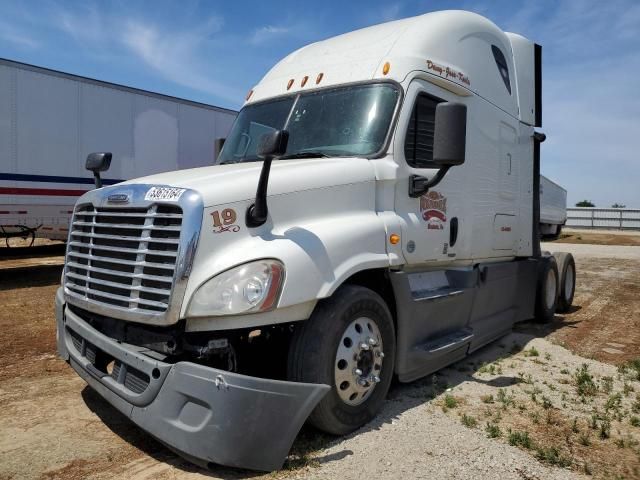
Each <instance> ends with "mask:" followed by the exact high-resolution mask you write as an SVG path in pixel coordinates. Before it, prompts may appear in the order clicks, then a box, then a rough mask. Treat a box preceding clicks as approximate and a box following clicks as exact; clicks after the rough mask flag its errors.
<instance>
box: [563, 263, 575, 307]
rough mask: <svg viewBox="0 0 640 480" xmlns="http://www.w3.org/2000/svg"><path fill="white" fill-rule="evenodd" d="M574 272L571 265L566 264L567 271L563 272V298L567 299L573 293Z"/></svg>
mask: <svg viewBox="0 0 640 480" xmlns="http://www.w3.org/2000/svg"><path fill="white" fill-rule="evenodd" d="M574 276H575V272H574V271H573V266H572V265H568V266H567V271H566V272H565V273H564V297H565V300H569V299H570V298H571V296H572V295H573V286H574V278H575V277H574Z"/></svg>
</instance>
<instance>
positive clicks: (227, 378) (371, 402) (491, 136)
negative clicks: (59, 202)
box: [56, 11, 575, 470]
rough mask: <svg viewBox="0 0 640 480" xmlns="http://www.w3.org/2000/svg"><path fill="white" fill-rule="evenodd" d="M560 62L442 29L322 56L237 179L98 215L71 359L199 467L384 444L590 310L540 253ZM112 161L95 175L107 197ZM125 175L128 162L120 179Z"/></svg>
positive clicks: (422, 20) (75, 281)
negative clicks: (456, 378)
mask: <svg viewBox="0 0 640 480" xmlns="http://www.w3.org/2000/svg"><path fill="white" fill-rule="evenodd" d="M540 125H541V47H540V46H538V45H536V44H534V43H532V42H531V41H529V40H527V39H526V38H524V37H522V36H520V35H516V34H512V33H505V32H503V31H502V30H500V29H499V28H498V27H497V26H496V25H494V24H493V23H492V22H490V21H489V20H487V19H486V18H483V17H482V16H479V15H476V14H473V13H468V12H463V11H443V12H434V13H429V14H425V15H422V16H418V17H415V18H408V19H404V20H398V21H393V22H389V23H384V24H381V25H376V26H373V27H370V28H365V29H362V30H358V31H354V32H351V33H347V34H344V35H340V36H337V37H334V38H330V39H327V40H324V41H321V42H318V43H314V44H311V45H308V46H306V47H304V48H301V49H299V50H297V51H295V52H293V53H292V54H290V55H289V56H287V57H286V58H284V59H283V60H282V61H280V62H279V63H278V64H276V65H275V66H274V67H273V68H272V69H271V70H270V71H269V72H268V73H267V74H266V75H265V76H264V78H263V79H262V80H261V81H260V82H259V83H258V84H257V85H256V86H255V87H254V88H253V89H252V90H251V91H250V92H249V94H248V95H247V98H246V102H245V104H244V106H243V107H242V109H241V111H240V113H239V115H238V117H237V119H236V121H235V123H234V125H233V127H232V129H231V132H230V133H229V135H228V137H227V138H226V140H225V141H224V143H223V142H222V141H220V142H219V143H218V145H221V144H223V146H222V150H221V152H220V155H219V157H218V160H217V162H216V165H212V166H209V167H203V168H197V169H191V170H182V171H176V172H172V173H167V174H159V175H154V176H149V177H145V178H140V179H137V180H131V181H127V182H124V183H120V184H118V185H111V186H107V187H104V188H98V189H95V190H93V191H90V192H88V193H86V194H84V195H83V196H82V197H80V198H79V200H78V202H77V203H76V205H75V207H74V213H73V219H72V224H71V229H70V233H69V240H68V248H67V253H66V263H65V268H64V273H63V278H62V287H61V288H60V289H59V290H58V293H57V297H56V300H57V302H56V308H57V311H56V314H57V332H58V349H59V353H60V355H61V356H62V358H64V359H65V360H66V361H68V362H69V363H70V364H71V366H72V367H73V369H74V370H75V371H76V372H77V373H78V374H79V375H80V376H81V377H82V378H83V379H85V380H86V382H87V383H88V384H89V385H90V386H91V387H92V388H94V389H95V390H96V391H97V392H98V393H99V394H100V395H101V396H103V397H104V398H105V399H106V400H107V401H108V402H109V403H110V404H111V405H113V406H114V407H115V408H116V409H118V410H119V411H121V412H122V413H124V414H125V415H126V416H127V417H129V418H130V419H131V420H132V421H133V422H134V423H135V424H137V425H138V426H140V427H141V428H142V429H143V430H145V431H147V432H148V433H149V434H151V435H152V436H153V437H155V438H157V439H158V440H160V441H161V442H163V443H165V444H166V445H168V446H169V447H170V448H172V449H173V450H175V451H176V452H178V453H179V454H181V455H183V456H184V457H185V458H188V459H190V460H191V461H193V462H194V463H197V464H200V465H205V466H211V465H214V464H222V465H228V466H234V467H243V468H248V469H256V470H274V469H278V468H280V467H281V466H282V464H283V462H284V461H285V459H286V456H287V453H288V451H289V449H290V447H291V445H292V442H293V441H294V439H295V437H296V435H297V433H298V431H299V429H300V428H301V426H302V425H303V424H304V423H305V422H307V423H308V424H310V425H313V426H315V427H317V428H318V429H320V430H322V431H325V432H329V433H331V434H335V435H343V434H347V433H349V432H352V431H354V430H356V429H358V428H359V427H361V426H363V425H365V424H366V423H367V422H369V421H370V420H371V419H372V418H374V416H375V415H376V414H377V412H378V411H379V410H380V408H381V407H382V405H383V402H384V399H385V396H386V395H387V392H388V390H389V385H390V384H391V381H392V378H394V377H395V378H397V379H398V380H399V381H400V382H411V381H413V380H415V379H418V378H420V377H424V376H425V375H428V374H430V373H432V372H434V371H437V370H438V369H441V368H443V367H444V366H446V365H448V364H451V363H452V362H455V361H458V360H460V359H462V358H464V357H465V356H466V355H468V354H469V353H471V352H473V351H475V350H477V349H479V348H481V347H482V346H484V345H486V344H487V343H489V342H491V341H493V340H495V339H497V338H499V337H501V336H503V335H505V334H506V333H508V332H509V331H511V329H512V326H513V324H514V323H515V322H518V321H521V320H526V319H532V318H537V319H538V320H540V321H549V320H551V319H552V318H553V316H554V312H555V311H556V310H559V311H566V310H568V309H569V307H570V305H571V302H572V298H573V290H574V282H575V264H574V262H573V259H572V258H571V256H570V255H568V254H558V255H557V256H555V257H554V256H551V255H549V254H547V253H544V252H541V251H540V241H539V231H538V228H539V227H538V226H539V169H540V165H539V164H540V143H541V141H542V140H544V135H543V134H542V133H539V132H536V131H535V127H538V126H540ZM110 160H111V159H110V154H108V153H102V154H99V153H98V154H92V155H90V156H89V158H88V159H87V168H88V169H89V170H92V171H93V172H94V174H95V176H96V180H97V182H96V183H97V186H99V185H100V184H99V179H100V172H101V171H104V170H105V169H106V168H108V164H109V162H110ZM115 161H117V160H115Z"/></svg>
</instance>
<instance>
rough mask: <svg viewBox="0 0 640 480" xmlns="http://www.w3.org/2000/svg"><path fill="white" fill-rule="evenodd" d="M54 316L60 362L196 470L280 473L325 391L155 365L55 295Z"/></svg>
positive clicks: (190, 367) (194, 367)
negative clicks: (215, 467)
mask: <svg viewBox="0 0 640 480" xmlns="http://www.w3.org/2000/svg"><path fill="white" fill-rule="evenodd" d="M56 316H57V328H58V352H59V354H60V356H61V357H62V358H63V359H65V360H67V361H68V362H69V363H70V364H71V366H72V367H73V368H74V369H75V371H76V372H77V373H78V374H79V375H80V376H81V377H82V378H83V379H84V380H85V381H86V382H87V383H88V384H89V385H90V386H91V387H92V388H93V389H95V390H96V391H97V392H98V393H99V394H100V395H101V396H102V397H104V398H105V399H106V400H107V401H108V402H109V403H111V404H112V405H113V406H114V407H116V408H117V409H118V410H119V411H120V412H122V413H123V414H125V415H126V416H127V417H129V418H130V419H131V420H132V421H133V422H134V423H136V424H137V425H139V426H140V427H141V428H142V429H144V430H145V431H147V432H149V433H150V434H151V435H153V436H154V437H155V438H157V439H158V440H160V441H161V442H163V443H165V444H166V445H167V446H169V447H170V448H171V449H173V450H175V451H176V452H177V453H179V454H180V455H182V456H184V457H185V458H187V459H188V460H190V461H192V462H194V463H197V464H200V465H204V466H209V464H210V463H214V464H221V465H227V466H233V467H240V468H248V469H253V470H266V471H271V470H276V469H279V468H280V467H282V464H283V463H284V460H285V458H286V456H287V454H288V452H289V449H290V448H291V445H292V443H293V441H294V439H295V437H296V435H297V434H298V431H299V430H300V428H301V427H302V424H303V423H304V422H305V420H306V419H307V417H308V416H309V414H310V413H311V411H312V410H313V408H315V406H316V405H317V404H318V402H319V401H320V400H321V399H322V397H324V395H325V394H326V393H327V392H328V391H329V389H330V388H329V386H327V385H317V384H305V383H296V382H283V381H278V380H269V379H263V378H254V377H248V376H244V375H238V374H235V373H230V372H227V371H224V370H217V369H214V368H209V367H204V366H202V365H197V364H195V363H190V362H178V363H175V364H168V363H164V362H161V361H158V360H155V359H153V358H151V357H150V356H147V355H145V350H144V349H142V348H138V347H135V346H132V345H127V344H122V343H118V342H116V341H114V340H112V339H110V338H109V337H107V336H105V335H103V334H101V333H100V332H98V331H97V330H95V329H94V328H92V327H91V326H90V325H89V324H87V323H86V322H85V321H84V320H82V319H81V318H79V317H78V316H77V315H75V314H74V313H73V312H71V311H70V310H68V309H67V308H65V306H64V301H63V300H62V295H61V292H60V291H58V294H57V295H56ZM96 352H99V353H98V355H102V356H106V357H107V358H109V359H111V358H113V360H114V362H115V363H114V368H113V371H112V372H111V374H109V373H106V369H104V370H100V369H98V368H96V366H95V365H94V364H93V363H92V360H95V356H96Z"/></svg>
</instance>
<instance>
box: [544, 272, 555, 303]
mask: <svg viewBox="0 0 640 480" xmlns="http://www.w3.org/2000/svg"><path fill="white" fill-rule="evenodd" d="M546 286H547V290H546V292H545V301H546V304H547V308H549V309H551V308H553V303H554V302H555V301H556V295H557V292H556V290H557V289H556V275H555V273H554V272H553V270H552V269H551V268H550V269H549V271H548V272H547V281H546Z"/></svg>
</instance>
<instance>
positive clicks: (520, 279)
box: [391, 259, 538, 382]
mask: <svg viewBox="0 0 640 480" xmlns="http://www.w3.org/2000/svg"><path fill="white" fill-rule="evenodd" d="M537 263H538V262H537V260H535V259H521V260H514V261H509V262H501V263H490V264H477V265H475V266H474V267H473V268H470V269H467V270H440V271H429V272H419V273H405V272H393V273H392V274H391V283H392V285H393V290H394V295H395V299H396V311H397V332H396V333H397V341H398V348H397V352H398V353H397V358H396V374H397V375H398V378H399V380H400V381H401V382H411V381H413V380H416V379H418V378H420V377H424V376H426V375H429V374H430V373H433V372H435V371H437V370H439V369H441V368H443V367H445V366H447V365H449V364H451V363H453V362H456V361H458V360H460V359H462V358H464V357H465V356H466V355H468V354H469V353H471V352H473V351H474V350H477V349H479V348H481V347H482V346H484V345H486V344H488V343H490V342H492V341H493V340H495V339H497V338H499V337H501V336H503V335H505V334H506V333H508V332H510V331H511V329H512V327H513V324H514V323H516V322H518V321H521V320H525V319H528V318H531V317H533V314H534V306H535V294H536V275H537Z"/></svg>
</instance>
